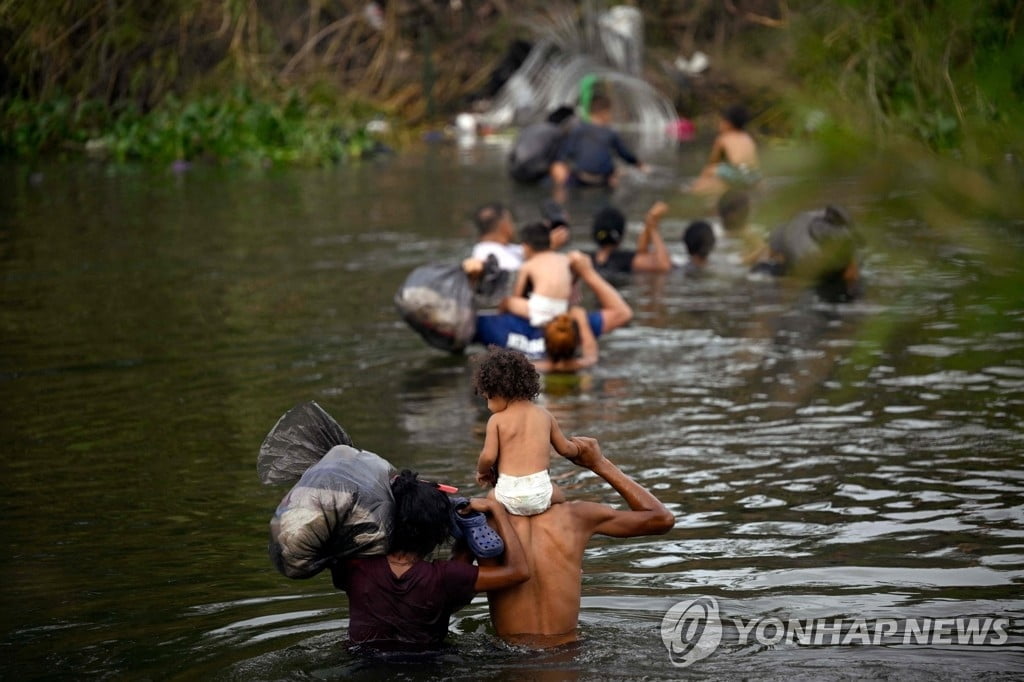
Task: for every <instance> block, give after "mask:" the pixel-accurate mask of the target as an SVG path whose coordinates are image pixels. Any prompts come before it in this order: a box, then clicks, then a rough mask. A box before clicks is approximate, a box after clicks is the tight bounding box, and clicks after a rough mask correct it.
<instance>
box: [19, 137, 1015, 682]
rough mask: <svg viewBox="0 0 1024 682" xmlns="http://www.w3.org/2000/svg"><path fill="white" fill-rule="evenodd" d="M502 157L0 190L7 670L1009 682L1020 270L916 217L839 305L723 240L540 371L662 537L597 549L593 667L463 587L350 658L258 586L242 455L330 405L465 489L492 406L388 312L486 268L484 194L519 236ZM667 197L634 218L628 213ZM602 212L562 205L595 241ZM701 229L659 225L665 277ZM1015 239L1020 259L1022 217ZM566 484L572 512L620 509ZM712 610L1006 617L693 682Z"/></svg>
mask: <svg viewBox="0 0 1024 682" xmlns="http://www.w3.org/2000/svg"><path fill="white" fill-rule="evenodd" d="M502 159H503V151H502V150H501V149H500V148H496V147H487V146H484V147H478V148H476V149H471V150H462V151H458V150H456V149H452V148H437V149H433V150H427V151H426V152H424V153H423V154H409V155H407V156H404V157H400V158H388V159H383V160H380V161H377V162H374V163H369V164H365V165H363V166H360V167H357V168H343V169H336V170H326V171H322V170H309V171H302V170H287V171H277V170H271V171H265V172H248V171H241V170H231V169H228V170H214V169H203V168H197V169H194V170H192V171H191V172H189V173H186V174H184V175H174V174H172V173H170V172H163V171H132V170H125V169H121V170H117V171H109V170H105V169H103V168H101V167H90V166H79V165H75V166H59V165H53V166H45V167H41V168H38V169H26V168H12V167H7V168H3V169H0V177H2V180H3V186H4V192H3V197H4V198H3V200H2V201H3V203H2V205H0V208H2V214H0V221H2V222H0V268H2V271H0V273H2V276H0V341H2V345H0V394H2V399H0V419H2V421H0V428H2V435H3V441H2V442H3V444H4V452H3V469H2V475H3V479H2V480H3V493H4V494H3V496H2V501H0V513H2V517H3V536H2V539H3V546H2V548H3V560H2V574H0V575H2V579H3V584H4V589H3V616H2V617H0V622H2V624H3V628H2V634H0V660H2V661H3V662H2V663H0V677H3V678H4V679H67V678H109V679H237V680H284V679H342V678H357V679H380V678H382V677H384V676H389V677H393V678H396V679H403V678H409V679H413V678H415V679H430V678H437V677H440V678H447V679H481V678H494V679H542V678H544V679H606V678H609V679H620V678H646V679H671V678H677V677H680V676H682V675H684V674H685V675H692V676H698V677H705V678H708V679H721V678H732V677H748V678H769V679H771V678H783V677H784V678H802V679H820V678H835V677H851V678H852V677H857V678H859V677H895V678H900V679H905V678H922V679H923V678H933V677H935V676H936V675H938V676H941V677H954V678H960V677H972V676H980V675H985V674H990V673H995V674H998V673H1007V674H1017V675H1020V674H1024V656H1022V651H1024V648H1022V645H1021V628H1020V625H1019V622H1020V621H1019V619H1020V618H1021V616H1022V612H1024V600H1022V599H1021V597H1020V594H1021V584H1022V580H1024V500H1022V492H1024V473H1022V463H1024V459H1022V455H1021V451H1022V449H1024V423H1022V422H1024V417H1022V415H1024V408H1022V406H1024V298H1022V297H1021V294H1020V290H1019V289H1010V290H1008V289H1007V288H1006V287H1005V286H1002V285H1001V284H1000V282H1003V281H1011V280H1013V279H1014V277H1017V276H1016V275H1015V274H1014V273H1013V272H1006V271H999V270H997V271H995V272H992V271H991V270H990V269H987V267H986V263H985V262H983V261H982V260H980V259H979V258H978V257H976V256H975V255H972V254H971V253H969V252H968V253H954V254H949V253H931V252H929V250H928V248H927V244H928V239H927V236H926V235H915V234H914V232H913V230H914V229H917V228H912V227H911V228H907V227H906V226H901V228H900V230H894V231H893V235H892V237H891V241H892V245H893V246H894V247H895V248H894V251H901V250H902V251H903V254H902V255H903V256H906V254H907V252H911V253H912V257H911V258H906V257H900V258H898V259H897V258H893V257H890V256H887V255H886V254H885V253H875V254H872V255H871V256H870V257H869V259H868V266H867V269H868V273H869V275H870V277H871V281H872V286H871V288H870V290H869V295H868V297H867V298H866V299H865V300H864V301H862V302H859V303H856V304H853V305H848V306H844V307H839V308H836V307H822V306H814V305H811V304H810V303H809V302H808V301H807V300H805V299H804V298H801V297H799V296H796V295H793V294H792V293H790V292H788V291H786V290H784V289H780V288H778V287H776V286H775V285H774V284H773V283H765V282H754V281H749V280H747V279H745V278H744V277H743V276H742V272H741V271H740V270H739V269H738V268H737V267H736V266H734V265H730V264H729V262H728V259H727V255H728V252H729V250H730V248H731V247H730V245H728V244H725V245H723V246H722V248H721V249H720V250H719V252H718V253H717V254H716V258H717V264H716V271H717V276H715V277H712V278H709V279H706V280H702V281H693V280H687V279H684V278H683V277H682V276H681V275H680V274H679V273H672V274H670V275H667V276H661V277H638V278H636V279H635V280H634V281H633V282H632V283H631V284H629V285H628V286H626V287H625V289H624V292H625V295H626V297H627V299H628V300H629V301H630V302H631V303H632V304H633V305H634V306H635V308H636V311H637V315H636V319H635V320H634V322H633V324H632V325H631V326H630V327H629V328H627V329H623V330H619V331H616V332H614V333H613V334H611V335H609V336H607V337H606V338H604V339H603V340H602V354H603V355H602V361H601V363H600V365H599V367H598V368H596V369H595V370H594V371H592V372H590V373H587V374H585V375H582V376H579V377H573V378H564V377H563V378H552V379H550V380H549V381H548V382H547V384H546V390H545V393H544V395H543V396H542V402H543V403H544V404H545V405H546V406H547V407H548V408H549V409H550V410H551V411H552V412H553V413H555V414H556V416H557V417H558V418H559V420H560V421H561V423H562V426H563V429H564V430H565V431H566V432H567V433H578V434H588V435H593V436H596V437H598V438H599V439H600V440H601V442H602V443H603V446H604V449H605V452H606V453H607V454H608V455H609V456H610V457H612V458H613V459H614V460H616V461H617V462H619V463H620V465H621V466H622V468H623V469H624V470H626V471H627V472H628V473H630V474H631V475H633V476H634V477H636V478H637V479H638V480H640V481H641V482H643V483H644V484H645V485H647V486H650V487H652V488H653V489H654V490H655V491H656V492H657V494H658V495H659V496H661V497H662V499H664V500H665V501H666V502H667V503H668V504H670V505H671V507H672V509H673V510H674V511H675V513H676V515H677V519H678V523H677V527H676V529H675V530H673V531H672V532H671V533H669V534H668V535H666V536H663V537H657V538H640V539H633V540H607V539H595V541H594V542H593V544H592V546H591V549H590V550H589V551H588V554H587V561H586V565H585V576H584V602H583V610H582V614H581V621H582V631H583V634H584V636H585V640H584V641H583V643H582V644H581V645H579V646H578V647H575V648H571V649H568V650H559V651H555V652H548V653H545V654H543V655H535V654H526V653H523V652H520V651H517V650H513V649H509V648H506V647H503V646H501V645H499V644H498V643H496V642H495V640H493V638H492V637H491V636H490V634H489V633H490V630H489V622H488V618H487V613H486V605H485V603H484V602H483V601H482V600H478V601H476V602H474V603H473V604H472V605H471V606H470V607H469V608H467V609H466V610H464V611H462V612H460V613H459V614H458V617H457V619H456V620H455V622H454V623H453V631H454V633H455V634H454V637H453V641H454V643H455V648H454V650H453V651H452V652H451V653H450V654H449V655H447V656H445V657H443V658H441V659H440V660H437V661H433V662H431V663H429V664H420V665H415V666H410V665H396V664H383V663H371V662H364V661H359V660H355V659H353V658H351V657H350V655H349V654H348V653H346V652H345V650H344V648H343V646H342V642H343V640H344V636H345V623H346V617H347V611H346V600H345V597H344V595H343V594H341V593H339V592H336V591H334V590H333V588H332V587H331V585H330V581H329V578H328V577H326V576H318V577H316V578H314V579H311V580H308V581H292V580H288V579H286V578H284V577H282V576H281V575H279V574H277V573H276V572H275V570H274V569H273V567H272V566H271V565H270V562H269V560H268V558H267V555H266V537H267V523H268V521H269V518H270V515H271V513H272V511H273V509H274V507H275V506H276V505H277V503H278V501H279V500H280V498H281V496H282V495H283V494H284V493H285V490H282V489H274V488H268V487H264V486H262V485H260V483H259V482H258V480H257V478H256V473H255V461H256V453H257V451H258V448H259V444H260V442H261V441H262V439H263V437H264V435H265V434H266V432H267V431H268V430H269V428H270V427H271V426H272V425H273V424H274V422H275V421H276V420H277V418H278V417H279V416H280V415H281V414H282V413H284V412H285V411H286V410H287V409H289V408H290V407H292V406H293V405H295V404H297V403H299V402H303V401H306V400H311V399H312V400H316V401H318V402H319V403H320V404H321V405H322V406H323V407H324V408H325V409H327V411H328V412H330V413H331V414H332V415H334V416H335V417H336V418H337V419H338V421H339V422H341V424H342V425H343V426H344V427H345V428H346V429H347V430H348V432H349V433H350V434H351V435H352V437H353V438H354V439H355V441H356V443H357V444H358V445H360V446H361V447H363V448H366V449H369V450H372V451H374V452H377V453H379V454H381V455H383V456H385V457H387V458H388V459H390V460H391V461H392V462H394V463H396V464H397V465H399V466H411V467H413V468H417V469H419V470H420V471H422V472H425V473H429V475H430V476H432V477H436V478H439V479H446V480H449V481H451V482H453V483H455V484H461V485H463V486H465V487H468V486H469V484H470V482H471V480H472V472H473V467H474V462H475V459H476V454H477V452H478V449H479V446H480V443H481V438H482V427H483V424H484V421H485V419H486V417H487V414H486V411H485V410H484V408H483V406H482V404H480V402H479V401H478V400H477V399H476V398H474V396H473V394H472V389H471V386H470V376H469V372H468V368H467V362H466V359H465V358H464V357H449V356H446V355H444V354H441V353H439V352H437V351H434V350H432V349H430V348H428V347H427V346H425V345H424V344H423V343H422V342H421V341H420V340H419V338H418V337H417V336H415V335H414V334H413V333H412V332H411V331H410V330H409V329H408V328H407V327H406V326H405V325H404V323H403V322H401V321H400V320H399V318H398V317H397V315H396V313H395V311H394V308H393V304H392V296H393V294H394V291H395V289H396V288H397V286H398V284H399V283H400V282H401V281H402V279H403V278H404V276H405V274H406V273H408V271H409V270H411V269H412V268H413V267H414V266H416V265H419V264H420V263H422V262H425V261H427V260H433V259H454V258H461V257H462V256H464V255H466V254H467V253H468V249H469V245H470V244H471V241H472V233H471V230H470V228H469V226H468V224H467V220H466V219H467V217H468V215H469V213H470V211H471V210H472V209H473V208H474V207H475V206H476V205H478V204H479V203H481V202H483V201H485V200H488V199H492V198H499V199H505V200H509V201H512V202H513V203H514V204H515V206H516V207H517V208H518V214H519V217H520V218H521V219H523V220H526V219H530V218H532V217H535V215H536V214H535V213H534V211H535V210H536V206H537V204H538V203H539V200H540V198H541V197H542V194H541V193H540V192H536V191H531V190H517V189H514V188H512V187H510V186H509V184H508V182H507V181H506V179H505V176H504V171H503V167H502ZM667 163H671V160H669V161H668V162H667ZM667 186H668V184H666V185H665V186H662V187H654V188H649V189H647V190H645V192H647V194H644V192H641V193H640V194H639V195H638V196H634V197H633V200H632V201H631V202H630V204H629V206H630V208H631V210H632V213H633V215H632V217H634V218H638V217H639V212H640V211H641V210H642V208H643V207H644V205H645V203H646V202H647V201H648V199H649V198H651V197H653V196H654V195H655V194H657V193H659V192H664V191H665V189H666V187H667ZM648 195H649V196H648ZM592 200H593V199H592V198H591V199H584V200H583V201H582V203H579V204H577V205H574V206H572V207H571V208H572V209H573V211H574V214H575V215H576V216H578V220H577V222H578V223H579V224H578V226H577V231H576V233H575V234H576V243H577V245H581V246H582V245H587V229H586V226H585V215H586V211H587V209H588V207H589V206H590V205H589V204H588V203H587V202H588V201H592ZM690 217H692V216H680V215H675V216H673V219H672V220H669V221H667V222H666V224H665V233H666V235H667V236H668V238H669V240H670V241H671V244H672V249H673V252H674V253H676V254H681V252H682V249H681V245H680V244H679V241H678V237H679V234H680V232H681V230H682V228H683V226H684V225H685V223H686V221H687V219H688V218H690ZM964 229H965V230H977V229H980V228H978V227H977V226H971V225H965V227H964ZM997 231H998V229H997ZM1001 238H1003V239H1005V240H1006V243H1007V248H1011V249H1017V250H1018V251H1019V250H1021V249H1022V247H1024V244H1022V242H1021V237H1020V230H1019V229H1014V228H1012V226H1007V227H1006V229H1005V233H1003V234H1002V235H1001ZM939 260H941V262H942V263H943V267H942V268H936V267H932V266H931V265H930V264H931V263H933V262H939ZM1016 281H1018V282H1019V277H1017V279H1016ZM922 284H924V286H921V285H922ZM1014 297H1016V300H1013V299H1014ZM1007 311H1008V312H1007ZM556 467H557V468H556V473H557V474H559V475H560V476H563V477H564V478H563V479H562V483H563V485H565V486H566V487H567V490H568V493H569V495H571V496H587V497H589V498H592V499H598V500H611V499H612V497H611V496H609V494H608V491H607V490H606V489H605V488H603V487H601V486H598V485H596V483H595V480H594V478H593V477H587V476H583V475H580V474H579V473H578V472H575V471H572V470H570V468H569V467H568V466H567V465H563V464H559V463H556ZM701 596H708V597H714V598H716V599H717V600H718V603H719V606H720V609H721V612H722V614H723V615H724V616H727V617H731V618H738V619H748V620H749V619H757V618H766V617H777V618H781V619H786V618H866V619H875V618H900V619H907V618H924V617H932V618H945V617H957V616H972V615H981V616H991V617H1004V618H1011V619H1013V620H1012V622H1013V625H1012V627H1011V630H1010V635H1011V636H1010V638H1009V641H1008V642H1007V643H1006V644H1003V645H1001V646H987V647H971V646H940V645H933V646H924V645H921V646H916V645H915V646H891V645H878V646H875V645H867V646H860V645H857V646H799V645H796V644H791V643H790V644H787V643H780V644H778V645H775V646H762V645H760V644H758V643H748V644H746V645H741V644H739V643H736V642H732V643H730V642H728V641H727V642H725V643H723V645H722V646H721V647H720V648H719V650H718V651H717V652H715V653H714V654H713V655H712V656H711V657H709V658H707V659H705V660H703V661H699V662H697V663H696V664H694V665H693V666H692V667H690V668H688V669H686V670H685V671H683V670H681V669H679V668H676V667H674V666H673V665H672V663H671V662H670V659H669V656H668V652H667V650H666V647H665V645H664V644H663V642H662V639H661V635H660V625H661V621H662V617H663V615H664V613H665V612H666V610H667V609H668V608H669V607H670V606H672V605H673V604H675V603H676V602H678V601H681V600H687V599H694V598H696V597H701Z"/></svg>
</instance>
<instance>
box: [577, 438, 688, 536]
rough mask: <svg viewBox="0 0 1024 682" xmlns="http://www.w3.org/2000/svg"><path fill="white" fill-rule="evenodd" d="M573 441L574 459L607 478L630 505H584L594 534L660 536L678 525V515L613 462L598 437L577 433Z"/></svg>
mask: <svg viewBox="0 0 1024 682" xmlns="http://www.w3.org/2000/svg"><path fill="white" fill-rule="evenodd" d="M571 440H572V441H573V442H574V443H576V447H577V448H579V452H580V454H579V455H577V456H576V457H574V458H572V461H573V462H574V463H575V464H578V465H580V466H582V467H586V468H587V469H590V470H591V471H593V472H594V473H595V474H597V475H598V476H600V477H601V478H603V479H604V480H605V481H607V482H608V483H609V484H610V485H611V486H612V487H613V488H615V491H616V492H617V493H619V494H620V495H622V499H624V500H625V501H626V504H628V505H629V510H628V511H625V510H618V509H613V508H612V507H609V506H608V505H604V504H590V505H586V507H581V508H582V509H584V510H585V511H584V513H585V514H586V516H587V521H589V523H590V524H591V533H600V534H601V535H611V536H613V537H618V538H628V537H634V536H637V535H661V534H662V533H667V532H668V531H670V530H672V527H673V526H674V525H675V516H673V515H672V512H670V511H669V510H668V508H667V507H666V506H665V505H664V504H662V503H661V501H660V500H659V499H658V498H657V497H655V496H654V495H653V494H652V493H651V492H650V491H649V490H647V489H646V488H644V487H643V486H641V485H640V484H639V483H637V482H636V481H634V480H633V479H632V478H630V477H629V476H627V475H626V474H624V473H622V471H621V470H620V469H619V468H618V467H617V466H615V465H614V464H612V462H611V461H610V460H608V459H607V458H606V457H605V456H604V455H603V454H602V453H601V446H600V445H599V444H598V442H597V440H595V439H594V438H588V437H586V436H574V437H573V438H572V439H571Z"/></svg>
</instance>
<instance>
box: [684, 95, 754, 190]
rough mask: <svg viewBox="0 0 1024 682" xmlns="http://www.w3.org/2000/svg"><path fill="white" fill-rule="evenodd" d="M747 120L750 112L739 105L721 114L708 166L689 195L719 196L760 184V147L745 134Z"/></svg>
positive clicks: (748, 134) (691, 188)
mask: <svg viewBox="0 0 1024 682" xmlns="http://www.w3.org/2000/svg"><path fill="white" fill-rule="evenodd" d="M748 120H749V115H748V114H747V110H746V109H745V108H744V107H742V106H740V105H736V106H732V107H729V108H728V109H726V110H725V111H723V112H722V114H721V116H720V117H719V119H718V137H716V138H715V142H714V144H713V145H712V146H711V154H710V156H709V157H708V163H707V165H706V166H704V170H703V171H701V174H700V177H698V178H697V179H696V180H695V181H694V183H693V185H692V186H691V187H690V192H692V193H693V194H703V195H713V196H717V195H720V194H722V193H724V192H725V191H726V190H728V189H729V188H730V187H738V188H743V189H746V188H750V187H753V186H754V185H756V184H757V183H758V182H760V181H761V172H760V170H759V165H760V163H759V161H758V156H757V143H756V142H754V138H753V137H751V136H750V133H748V132H747V131H746V130H745V128H746V125H747V121H748Z"/></svg>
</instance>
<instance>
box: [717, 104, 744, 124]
mask: <svg viewBox="0 0 1024 682" xmlns="http://www.w3.org/2000/svg"><path fill="white" fill-rule="evenodd" d="M722 118H724V119H725V120H726V121H728V122H729V125H731V126H732V127H733V128H735V129H736V130H743V129H744V128H746V127H747V123H749V122H750V114H749V113H748V112H747V108H746V107H745V106H743V105H742V104H734V105H732V106H731V107H729V108H728V109H726V110H725V111H723V112H722Z"/></svg>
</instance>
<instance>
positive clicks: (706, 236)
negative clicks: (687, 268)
mask: <svg viewBox="0 0 1024 682" xmlns="http://www.w3.org/2000/svg"><path fill="white" fill-rule="evenodd" d="M683 243H684V244H685V245H686V252H687V253H689V254H690V255H691V256H699V257H700V258H707V257H708V255H710V254H711V249H713V248H715V231H714V230H713V229H711V225H709V224H708V223H706V222H705V221H703V220H695V221H693V222H692V223H690V224H689V225H688V226H687V227H686V231H684V232H683Z"/></svg>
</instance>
